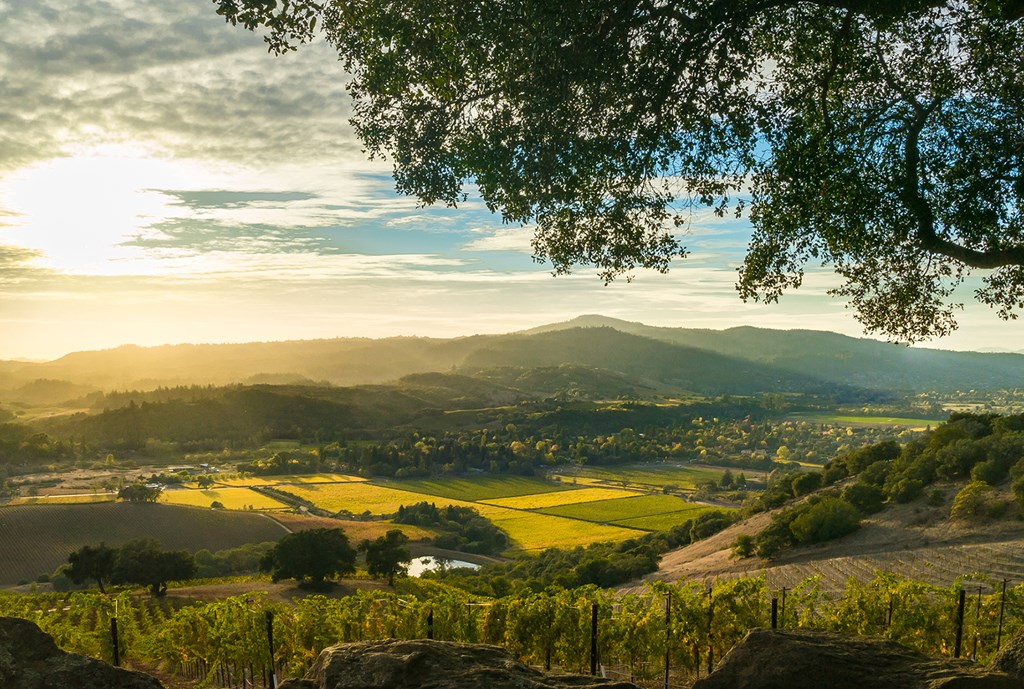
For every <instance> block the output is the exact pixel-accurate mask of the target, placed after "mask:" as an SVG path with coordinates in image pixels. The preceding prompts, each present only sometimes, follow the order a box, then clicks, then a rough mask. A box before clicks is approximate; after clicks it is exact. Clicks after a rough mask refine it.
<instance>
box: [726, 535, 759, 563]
mask: <svg viewBox="0 0 1024 689" xmlns="http://www.w3.org/2000/svg"><path fill="white" fill-rule="evenodd" d="M731 548H732V554H733V556H734V557H739V558H744V557H750V556H752V555H753V554H754V553H755V552H756V551H757V548H756V544H755V543H754V537H753V536H751V535H750V534H746V533H741V534H740V535H739V536H737V537H736V540H734V541H733V542H732V546H731Z"/></svg>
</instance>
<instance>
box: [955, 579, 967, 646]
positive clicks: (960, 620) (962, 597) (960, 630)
mask: <svg viewBox="0 0 1024 689" xmlns="http://www.w3.org/2000/svg"><path fill="white" fill-rule="evenodd" d="M966 600H967V591H965V590H964V589H960V594H959V595H958V596H957V605H956V644H955V645H954V646H953V657H954V658H959V657H960V648H961V646H962V645H963V640H964V603H965V602H966Z"/></svg>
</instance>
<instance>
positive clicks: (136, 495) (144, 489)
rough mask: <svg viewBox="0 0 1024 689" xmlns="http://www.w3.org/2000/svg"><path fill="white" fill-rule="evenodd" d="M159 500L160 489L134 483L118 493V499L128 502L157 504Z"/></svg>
mask: <svg viewBox="0 0 1024 689" xmlns="http://www.w3.org/2000/svg"><path fill="white" fill-rule="evenodd" d="M159 498H160V489H159V488H150V487H149V486H146V485H144V484H142V483H132V484H129V485H127V486H124V487H123V488H121V489H120V490H119V491H117V499H118V500H125V501H127V502H156V501H157V500H158V499H159Z"/></svg>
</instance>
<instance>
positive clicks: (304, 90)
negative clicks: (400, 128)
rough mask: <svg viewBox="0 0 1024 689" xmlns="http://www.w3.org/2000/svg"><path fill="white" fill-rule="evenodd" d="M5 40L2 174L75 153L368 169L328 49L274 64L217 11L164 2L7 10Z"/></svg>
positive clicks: (47, 1) (42, 3) (1, 16)
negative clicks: (126, 145)
mask: <svg viewBox="0 0 1024 689" xmlns="http://www.w3.org/2000/svg"><path fill="white" fill-rule="evenodd" d="M0 28H2V29H3V31H0V36H2V38H0V92H3V93H4V94H5V95H4V98H3V100H2V101H0V170H3V169H4V168H6V169H13V168H15V167H19V166H21V165H25V164H28V163H31V162H32V161H34V160H41V159H46V158H49V157H52V156H54V155H58V154H59V153H60V152H61V151H63V150H64V149H65V148H66V147H67V146H68V145H71V144H75V143H80V142H83V141H87V142H91V143H98V142H111V141H113V142H117V141H133V140H134V141H145V142H148V143H150V144H151V145H153V146H155V147H160V148H162V149H163V150H165V151H167V152H169V153H172V154H174V155H178V156H187V157H200V158H218V159H224V160H235V161H248V162H252V161H257V160H263V161H266V160H299V159H309V160H317V159H319V160H322V159H324V158H325V157H327V156H332V157H334V158H338V157H343V158H345V157H347V158H350V159H353V160H360V159H361V158H362V154H361V153H360V148H359V145H358V143H357V142H356V140H355V137H354V134H353V133H352V131H351V128H350V127H348V125H347V119H348V117H349V116H350V114H351V104H350V100H349V98H348V95H347V94H346V93H345V90H344V83H345V81H346V79H345V75H344V73H343V72H341V70H340V68H339V66H338V62H337V58H336V56H335V55H334V53H333V51H332V50H331V49H330V47H329V46H327V45H325V44H322V43H321V44H316V45H311V46H307V47H306V48H305V49H303V50H301V51H299V53H296V54H292V55H287V56H282V57H277V58H275V57H272V56H270V55H268V54H267V52H266V49H265V46H264V44H263V42H262V40H261V39H260V38H259V37H258V36H255V35H252V34H250V33H249V32H246V31H244V30H243V29H239V28H236V27H231V26H229V25H227V24H226V23H225V22H224V21H223V20H222V19H221V18H220V17H218V16H217V15H216V14H215V13H214V11H213V6H212V5H211V4H209V3H206V4H205V5H203V4H202V3H192V2H171V3H167V2H161V1H160V0H131V1H128V0H116V1H110V2H104V1H103V0H84V1H82V2H73V1H72V0H14V1H13V2H10V1H9V2H5V3H4V7H3V8H2V9H0Z"/></svg>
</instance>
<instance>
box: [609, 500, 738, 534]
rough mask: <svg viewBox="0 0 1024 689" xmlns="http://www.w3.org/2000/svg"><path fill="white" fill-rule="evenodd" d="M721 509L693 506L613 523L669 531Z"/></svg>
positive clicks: (649, 529)
mask: <svg viewBox="0 0 1024 689" xmlns="http://www.w3.org/2000/svg"><path fill="white" fill-rule="evenodd" d="M713 509H720V508H716V507H708V506H707V505H692V506H691V508H690V509H688V510H680V511H679V512H663V513H662V514H652V515H648V516H645V517H633V518H630V519H619V520H617V521H615V522H611V523H613V524H615V525H616V526H627V527H630V528H634V529H646V530H648V531H668V530H669V529H671V528H672V527H673V526H678V525H679V524H682V523H683V522H685V521H687V520H688V519H693V518H695V517H696V516H697V515H699V514H700V513H701V512H707V511H708V510H713Z"/></svg>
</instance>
